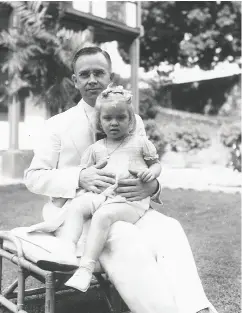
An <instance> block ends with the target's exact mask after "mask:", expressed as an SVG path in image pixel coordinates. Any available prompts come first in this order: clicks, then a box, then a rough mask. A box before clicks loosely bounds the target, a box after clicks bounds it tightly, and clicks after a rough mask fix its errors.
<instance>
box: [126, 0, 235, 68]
mask: <svg viewBox="0 0 242 313" xmlns="http://www.w3.org/2000/svg"><path fill="white" fill-rule="evenodd" d="M240 6H241V3H240V2H239V1H234V2H233V1H143V2H142V24H143V27H144V36H143V37H142V38H141V49H140V53H141V66H143V67H144V68H145V69H146V70H148V69H150V68H152V67H154V66H156V65H159V63H160V62H163V61H167V62H168V63H170V64H176V63H177V62H179V63H180V64H182V65H185V66H194V65H199V66H200V67H201V68H203V69H210V68H212V67H213V66H214V65H215V64H216V63H217V62H219V61H224V60H226V59H229V61H234V60H235V59H236V58H239V57H240V55H241V47H240V46H241V7H240ZM120 52H121V55H122V56H123V58H124V60H126V61H128V59H129V58H128V53H127V52H128V47H127V45H125V44H123V43H122V44H120Z"/></svg>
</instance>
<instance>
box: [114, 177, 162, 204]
mask: <svg viewBox="0 0 242 313" xmlns="http://www.w3.org/2000/svg"><path fill="white" fill-rule="evenodd" d="M130 172H131V174H133V175H135V176H137V172H134V171H130ZM157 189H158V181H157V180H156V179H155V180H152V181H150V182H146V183H145V182H142V181H141V180H140V179H139V178H130V179H129V178H127V179H121V180H119V182H118V188H117V189H116V192H117V194H119V195H120V196H122V197H125V198H126V199H127V200H129V201H140V200H143V199H144V198H147V197H149V196H152V195H153V194H154V193H155V192H156V190H157Z"/></svg>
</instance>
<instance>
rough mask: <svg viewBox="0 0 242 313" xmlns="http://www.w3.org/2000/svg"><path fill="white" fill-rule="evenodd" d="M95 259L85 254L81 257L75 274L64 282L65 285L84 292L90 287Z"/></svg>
mask: <svg viewBox="0 0 242 313" xmlns="http://www.w3.org/2000/svg"><path fill="white" fill-rule="evenodd" d="M95 264H96V261H94V260H92V259H89V258H87V257H85V256H83V257H82V258H81V261H80V267H79V268H78V270H77V271H76V272H75V274H74V275H73V276H72V277H71V278H70V279H69V280H68V281H67V282H66V283H65V285H66V286H68V287H72V288H75V289H77V290H80V291H82V292H86V291H87V289H88V288H89V287H90V284H91V280H92V273H93V272H94V269H95Z"/></svg>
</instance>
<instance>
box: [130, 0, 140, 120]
mask: <svg viewBox="0 0 242 313" xmlns="http://www.w3.org/2000/svg"><path fill="white" fill-rule="evenodd" d="M136 3H137V6H136V21H137V27H140V26H141V4H140V2H138V1H137V2H136ZM129 56H130V64H131V90H132V93H133V105H134V108H135V112H136V113H137V114H138V113H139V65H140V38H139V37H137V38H135V39H134V40H133V41H132V43H131V46H130V50H129Z"/></svg>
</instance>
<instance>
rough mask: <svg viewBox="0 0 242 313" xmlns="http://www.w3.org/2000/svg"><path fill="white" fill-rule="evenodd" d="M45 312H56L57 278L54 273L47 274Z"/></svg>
mask: <svg viewBox="0 0 242 313" xmlns="http://www.w3.org/2000/svg"><path fill="white" fill-rule="evenodd" d="M45 288H46V294H45V313H55V280H54V273H48V274H47V275H46V276H45Z"/></svg>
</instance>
